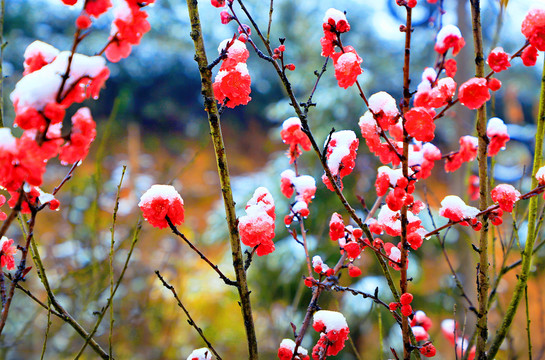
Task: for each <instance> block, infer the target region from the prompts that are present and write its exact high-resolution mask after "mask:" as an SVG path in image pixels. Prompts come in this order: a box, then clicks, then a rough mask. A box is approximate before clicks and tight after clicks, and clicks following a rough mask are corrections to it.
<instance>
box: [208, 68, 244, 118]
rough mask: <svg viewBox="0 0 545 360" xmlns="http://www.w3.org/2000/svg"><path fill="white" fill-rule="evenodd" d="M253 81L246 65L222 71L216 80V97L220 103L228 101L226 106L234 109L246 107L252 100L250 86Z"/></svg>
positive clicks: (214, 85)
mask: <svg viewBox="0 0 545 360" xmlns="http://www.w3.org/2000/svg"><path fill="white" fill-rule="evenodd" d="M251 84H252V79H251V78H250V74H249V73H248V67H247V66H246V64H245V63H239V64H238V65H237V66H236V67H235V68H234V69H232V70H220V71H219V72H218V75H216V78H215V80H214V84H213V88H214V96H215V97H216V99H217V100H218V102H220V103H223V101H224V100H227V102H226V103H225V106H227V107H229V108H234V107H235V106H237V105H246V104H248V103H249V102H250V100H251V99H252V98H251V97H250V92H251V91H252V90H251V88H250V85H251Z"/></svg>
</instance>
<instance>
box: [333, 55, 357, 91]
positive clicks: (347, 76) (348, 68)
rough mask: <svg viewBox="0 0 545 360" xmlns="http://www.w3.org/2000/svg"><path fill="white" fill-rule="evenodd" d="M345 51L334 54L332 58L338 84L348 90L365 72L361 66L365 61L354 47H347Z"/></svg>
mask: <svg viewBox="0 0 545 360" xmlns="http://www.w3.org/2000/svg"><path fill="white" fill-rule="evenodd" d="M343 50H344V52H342V53H340V52H339V53H334V54H333V55H332V56H331V57H332V58H333V65H334V67H335V78H336V79H337V83H338V84H339V86H340V87H342V88H344V89H347V88H348V87H350V86H352V85H354V83H355V82H356V80H357V78H358V75H360V74H361V73H362V72H363V70H362V69H361V66H360V64H361V63H362V61H363V60H362V59H361V58H360V57H359V56H358V53H357V52H356V50H354V48H353V47H352V46H345V47H344V49H343Z"/></svg>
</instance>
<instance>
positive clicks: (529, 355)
mask: <svg viewBox="0 0 545 360" xmlns="http://www.w3.org/2000/svg"><path fill="white" fill-rule="evenodd" d="M524 300H525V302H526V335H527V337H528V360H532V332H531V330H530V323H531V320H530V308H529V306H528V284H526V286H525V287H524Z"/></svg>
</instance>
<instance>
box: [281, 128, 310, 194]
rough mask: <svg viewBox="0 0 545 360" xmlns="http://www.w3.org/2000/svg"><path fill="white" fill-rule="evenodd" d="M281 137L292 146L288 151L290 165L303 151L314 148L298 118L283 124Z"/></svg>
mask: <svg viewBox="0 0 545 360" xmlns="http://www.w3.org/2000/svg"><path fill="white" fill-rule="evenodd" d="M280 136H281V137H282V141H283V142H284V143H285V144H288V145H289V146H290V149H289V150H288V157H289V158H290V164H291V163H293V162H294V161H295V160H296V159H297V158H298V157H299V156H300V155H301V154H302V153H303V150H304V151H309V150H310V148H311V146H312V145H311V143H310V140H309V138H308V136H307V135H306V134H305V133H304V132H303V130H301V120H299V118H297V117H290V118H289V119H286V120H285V121H284V122H283V123H282V130H281V131H280ZM288 197H289V196H288Z"/></svg>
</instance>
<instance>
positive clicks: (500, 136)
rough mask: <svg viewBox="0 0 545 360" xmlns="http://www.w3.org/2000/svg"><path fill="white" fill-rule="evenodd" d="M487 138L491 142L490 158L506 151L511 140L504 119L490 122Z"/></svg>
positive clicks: (494, 118) (494, 119) (493, 119)
mask: <svg viewBox="0 0 545 360" xmlns="http://www.w3.org/2000/svg"><path fill="white" fill-rule="evenodd" d="M486 136H488V139H489V140H490V142H489V143H488V156H494V155H496V154H497V153H499V152H500V150H502V149H505V144H506V143H507V142H508V141H509V140H510V139H511V138H510V137H509V134H508V133H507V126H505V124H504V122H503V120H502V119H500V118H497V117H493V118H491V119H490V120H488V125H487V127H486Z"/></svg>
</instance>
